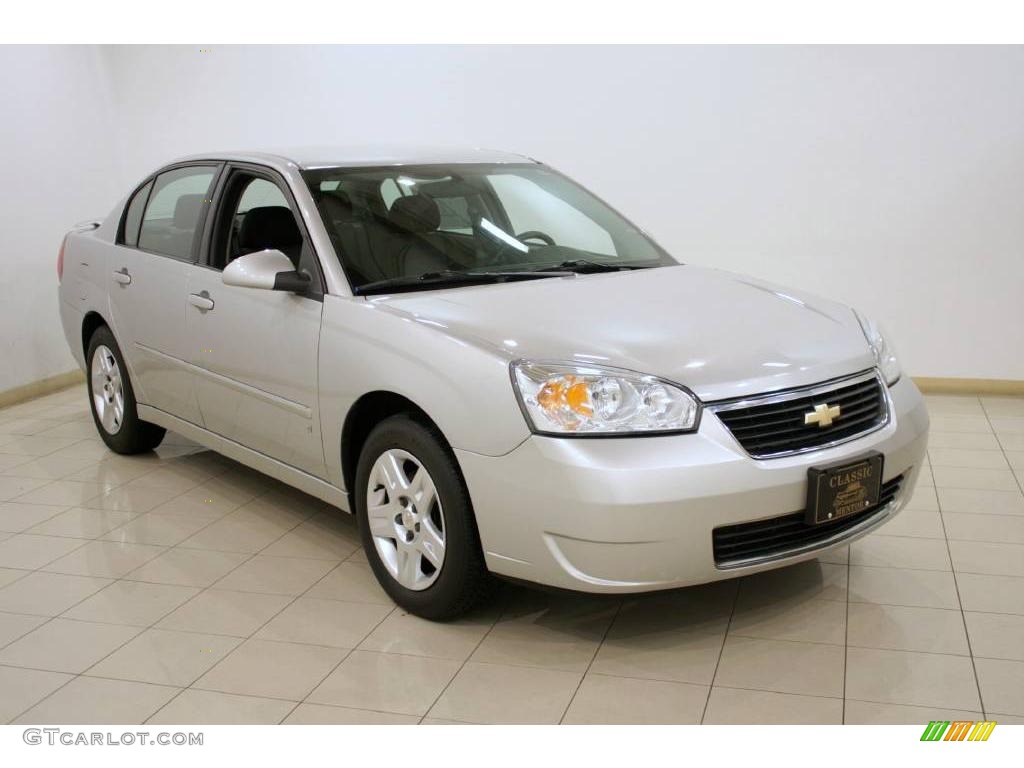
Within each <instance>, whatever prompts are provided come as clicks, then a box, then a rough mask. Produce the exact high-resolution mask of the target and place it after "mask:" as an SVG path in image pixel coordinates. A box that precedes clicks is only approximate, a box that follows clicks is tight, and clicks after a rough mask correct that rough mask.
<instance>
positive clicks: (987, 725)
mask: <svg viewBox="0 0 1024 768" xmlns="http://www.w3.org/2000/svg"><path fill="white" fill-rule="evenodd" d="M995 727H996V724H995V721H993V720H979V721H978V722H974V721H973V720H954V721H953V722H950V721H949V720H932V721H931V722H930V723H928V725H927V726H926V727H925V729H924V733H922V734H921V741H988V737H989V736H991V735H992V731H994V730H995Z"/></svg>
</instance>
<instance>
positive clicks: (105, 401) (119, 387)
mask: <svg viewBox="0 0 1024 768" xmlns="http://www.w3.org/2000/svg"><path fill="white" fill-rule="evenodd" d="M90 376H91V377H92V407H93V409H94V410H95V411H96V418H97V419H98V420H99V422H100V424H101V425H102V426H103V429H104V431H105V432H106V433H107V434H108V435H116V434H117V433H118V432H119V431H120V429H121V424H122V423H123V422H124V382H123V381H122V379H121V368H120V366H118V364H117V358H116V357H114V353H113V352H111V351H110V349H109V348H108V347H106V346H104V345H103V344H100V345H99V346H98V347H96V352H95V354H93V356H92V365H91V366H90Z"/></svg>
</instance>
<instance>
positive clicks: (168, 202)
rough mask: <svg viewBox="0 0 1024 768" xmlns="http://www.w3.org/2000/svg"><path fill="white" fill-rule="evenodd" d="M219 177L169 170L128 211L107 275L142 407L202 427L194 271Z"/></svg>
mask: <svg viewBox="0 0 1024 768" xmlns="http://www.w3.org/2000/svg"><path fill="white" fill-rule="evenodd" d="M218 170H219V167H218V166H213V165H187V166H182V167H177V168H172V169H170V170H166V171H164V172H162V173H159V174H157V175H156V176H155V177H154V178H153V179H151V180H149V181H148V182H147V183H146V184H144V185H143V186H142V187H140V188H139V189H138V191H137V192H136V193H135V194H134V196H133V197H132V199H131V202H130V203H129V204H128V207H127V210H126V212H125V217H124V221H123V223H122V225H121V227H120V231H119V233H118V238H117V247H116V248H115V249H114V250H113V251H112V256H111V258H110V259H109V261H108V264H107V268H108V270H109V274H108V275H107V279H108V280H109V286H110V288H109V291H108V296H109V297H110V318H111V324H112V325H113V330H114V334H115V336H116V337H117V339H118V344H119V346H120V347H121V352H122V354H123V355H124V356H125V358H126V360H127V362H128V365H129V368H130V370H131V374H132V381H133V382H134V385H135V390H136V391H135V396H136V398H137V399H138V401H139V402H140V403H144V404H146V405H151V406H153V407H154V408H159V409H160V410H162V411H166V412H167V413H170V414H172V415H174V416H177V417H179V418H182V419H185V420H186V421H190V422H193V423H195V424H200V423H201V420H200V416H199V407H198V403H197V401H196V397H195V392H194V390H193V386H192V383H193V373H192V371H191V367H190V366H189V364H188V358H189V357H190V346H191V345H190V343H189V338H188V332H187V328H186V323H187V319H188V313H187V311H186V309H187V306H188V305H187V303H186V298H187V296H188V291H187V287H188V283H187V281H188V270H189V269H191V268H192V266H191V265H192V263H193V262H194V261H195V259H196V258H197V256H196V254H197V250H196V241H197V240H198V238H197V237H196V231H197V229H198V228H199V224H200V222H201V221H202V219H203V218H204V216H203V214H204V213H205V208H206V207H208V205H209V199H210V189H211V187H212V186H213V180H214V178H215V176H216V174H217V172H218Z"/></svg>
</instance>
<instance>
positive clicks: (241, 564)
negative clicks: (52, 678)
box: [4, 438, 308, 722]
mask: <svg viewBox="0 0 1024 768" xmlns="http://www.w3.org/2000/svg"><path fill="white" fill-rule="evenodd" d="M86 439H88V438H86ZM184 455H186V456H188V455H192V454H184ZM174 458H180V457H172V459H170V460H173V459H174ZM153 471H156V470H153ZM228 471H230V468H228V469H225V470H224V471H222V472H220V473H218V474H216V475H211V476H210V477H207V478H206V479H204V480H203V481H201V482H198V483H196V484H195V485H193V486H192V487H191V488H188V489H186V490H184V491H182V492H181V493H180V494H178V495H177V496H173V497H172V498H170V499H168V500H167V501H173V500H174V499H177V498H180V497H181V496H184V495H185V494H186V493H189V492H191V491H192V490H194V489H195V488H197V487H199V486H201V485H203V484H204V483H206V482H208V481H209V480H211V479H213V478H214V477H220V476H222V475H224V474H227V472H228ZM133 479H137V478H133ZM129 482H131V481H129ZM123 485H127V483H124V484H122V486H123ZM122 486H115V487H114V488H119V487H122ZM114 488H111V489H109V490H114ZM272 490H273V488H271V489H270V490H267V491H265V492H264V493H263V494H257V495H255V496H254V497H253V498H252V499H249V501H246V502H242V503H241V504H239V505H238V506H236V507H235V509H234V510H232V511H235V510H237V509H240V508H241V507H242V506H244V505H245V504H248V503H249V502H251V501H253V500H255V499H258V498H263V497H264V496H266V495H268V494H269V493H270V492H271V491H272ZM106 493H107V491H104V493H101V494H97V496H96V497H95V498H99V496H103V495H105V494H106ZM164 503H166V502H164ZM157 506H160V505H157ZM61 514H63V513H61ZM140 514H146V513H140ZM228 514H231V512H227V513H225V515H222V516H221V518H217V520H220V519H222V518H223V517H226V516H227V515H228ZM307 519H308V518H307ZM217 520H211V521H210V523H209V524H208V525H207V526H204V527H203V529H201V530H205V529H206V528H207V527H209V525H212V524H213V523H214V522H217ZM303 522H304V521H303ZM299 525H301V522H300V523H296V525H295V526H293V527H292V528H290V529H288V530H287V531H285V532H284V533H282V534H281V536H279V537H278V538H277V539H274V541H272V542H270V543H268V544H267V545H266V546H268V547H269V546H271V545H272V544H274V543H275V542H277V541H278V539H280V538H283V537H284V536H286V535H287V534H288V533H290V532H291V531H292V530H294V528H296V527H298V526H299ZM197 533H198V531H197ZM193 535H195V534H193ZM97 540H98V539H92V540H87V541H86V544H87V543H89V541H97ZM82 546H85V544H83V545H82ZM177 546H178V545H172V546H170V547H165V548H164V550H163V552H161V553H160V554H158V555H155V556H154V557H152V558H150V559H149V560H147V561H146V563H148V562H151V561H152V560H155V559H156V558H157V557H160V556H161V555H163V554H165V553H166V552H169V551H170V550H172V549H174V548H176V547H177ZM264 548H266V547H264ZM79 549H81V547H78V548H76V549H75V550H72V551H73V552H77V551H78V550H79ZM207 551H217V550H207ZM67 554H71V553H70V552H69V553H67ZM242 554H244V553H242ZM257 554H258V552H255V553H252V554H251V555H250V556H249V557H248V558H246V559H245V560H242V561H241V562H239V563H238V565H236V566H235V567H234V568H232V569H231V570H230V571H228V572H227V573H225V574H223V575H222V576H221V577H219V578H218V579H217V580H216V581H220V580H221V579H223V578H224V577H226V576H228V575H229V574H231V573H233V572H234V571H235V570H237V569H238V568H241V567H242V566H243V565H245V564H246V563H248V562H249V561H250V560H252V559H253V558H254V557H255V556H256V555H257ZM65 556H66V555H62V556H61V557H65ZM59 559H60V557H58V558H55V559H54V560H53V561H51V562H56V561H57V560H59ZM146 563H142V565H145V564H146ZM49 564H50V563H47V564H46V565H49ZM142 565H140V566H138V567H140V568H141V567H142ZM42 567H45V565H44V566H41V568H42ZM39 570H40V569H35V571H32V573H35V572H39ZM134 570H137V569H136V568H133V569H132V571H134ZM132 571H129V572H128V573H131V572H132ZM44 573H48V571H44ZM28 575H29V574H26V575H25V576H24V577H21V578H25V577H27V576H28ZM58 575H59V574H58ZM64 575H75V574H64ZM125 575H127V574H125ZM92 578H109V577H92ZM20 580H21V579H18V580H16V581H20ZM120 581H129V580H128V579H124V578H123V577H121V578H115V579H113V580H112V581H111V583H110V584H107V585H104V586H103V587H101V588H100V589H98V590H96V591H95V592H92V593H90V594H89V595H87V596H85V597H83V598H82V599H81V600H79V601H78V602H76V603H75V604H74V605H72V606H69V607H68V608H67V609H66V610H64V611H63V612H62V613H61V614H58V615H57V616H51V617H49V618H48V619H47V620H46V621H44V622H43V623H42V624H40V625H39V626H38V627H35V628H34V629H32V630H30V631H29V632H27V633H25V635H22V636H21V637H20V638H18V640H21V639H23V638H24V637H26V636H27V635H29V634H31V633H32V632H34V631H36V630H38V629H41V628H42V627H44V626H45V625H47V624H49V623H50V622H52V621H53V620H54V619H57V618H61V617H62V616H63V614H64V613H67V612H68V611H70V610H72V609H74V608H76V607H78V606H79V605H80V604H81V603H83V602H85V601H86V600H88V599H90V598H92V597H94V596H95V595H96V594H98V593H99V592H101V591H103V590H104V589H106V588H107V587H111V586H113V585H114V584H116V583H118V582H120ZM216 581H215V582H214V583H216ZM12 583H13V582H12ZM140 583H149V582H140ZM8 586H9V585H8ZM171 586H182V585H171ZM212 586H213V584H209V585H207V586H206V587H203V588H201V589H200V590H199V592H197V593H196V594H195V595H193V596H192V597H190V598H189V599H188V600H186V601H185V602H183V603H181V604H180V605H177V606H175V607H174V608H172V609H171V610H169V611H168V612H167V613H166V614H164V615H162V616H161V617H160V618H158V619H157V620H156V621H154V622H153V623H152V624H150V625H148V626H145V627H142V628H141V629H140V631H139V632H137V633H135V634H134V635H132V636H131V637H130V638H128V639H127V640H126V641H125V642H124V643H122V644H121V645H119V646H118V647H117V648H114V649H113V650H112V651H110V653H108V654H106V655H105V656H103V657H102V658H100V659H98V660H96V661H95V662H94V663H93V664H90V665H89V666H88V667H87V668H86V669H85V670H84V671H83V672H78V673H70V672H64V673H61V674H73V677H72V678H71V679H69V680H67V681H65V682H64V684H63V685H60V686H58V687H57V688H56V689H54V690H53V691H51V692H50V693H49V694H47V695H46V696H44V697H43V698H41V699H39V700H38V701H36V702H34V703H33V704H31V705H29V706H28V707H27V708H26V709H24V710H22V711H21V712H19V713H18V714H17V715H15V716H14V718H12V719H11V720H10V721H9V722H14V720H16V719H17V718H19V717H21V716H22V715H24V714H25V713H26V712H28V711H29V710H31V709H33V708H35V707H37V706H39V705H40V704H42V703H43V702H45V701H46V700H48V699H49V698H51V697H52V696H54V695H55V694H56V693H57V692H58V691H60V690H62V689H63V688H65V687H67V686H68V685H70V684H71V683H72V682H73V681H75V680H77V679H78V678H80V677H83V676H86V675H85V674H84V673H85V672H88V671H89V670H90V669H92V668H93V667H95V666H96V665H97V664H99V663H100V662H102V661H105V660H106V659H107V658H108V657H110V656H111V655H113V654H114V653H116V652H117V651H119V650H121V649H122V648H123V647H124V646H125V645H127V644H128V643H130V642H132V641H133V640H135V639H136V638H138V637H139V636H141V635H142V634H143V633H144V632H146V631H148V630H150V629H153V628H154V627H155V626H156V624H158V623H159V622H161V621H163V620H164V619H165V618H166V617H167V616H169V615H170V614H171V613H173V612H174V611H176V610H178V609H179V608H180V607H181V606H183V605H185V604H187V603H189V602H191V601H192V600H194V599H196V598H197V597H199V596H200V595H201V594H203V592H206V591H207V590H209V589H210V588H212ZM292 602H294V601H292ZM290 604H291V603H289V605H290ZM285 607H287V606H285ZM282 610H284V608H282ZM276 615H277V614H274V616H276ZM272 618H274V617H271V619H272ZM68 620H69V621H72V619H68ZM268 621H269V619H268ZM92 623H102V622H92ZM115 626H132V625H115ZM133 628H138V627H133ZM261 628H262V627H261ZM257 631H259V630H258V629H257ZM193 634H210V633H193ZM246 639H248V638H243V640H242V642H245V640H246ZM12 642H17V640H15V641H12ZM8 645H10V643H8V644H7V645H5V646H4V648H6V647H8ZM239 645H241V643H239ZM235 647H236V648H237V647H238V646H235ZM233 651H234V649H232V652H233ZM47 671H53V670H47ZM204 674H205V673H204ZM197 679H198V678H197ZM124 682H140V681H124ZM143 684H148V685H155V683H143ZM171 687H173V686H171ZM185 690H187V688H182V689H181V690H180V691H178V693H176V694H175V695H174V696H172V697H171V698H170V699H169V700H168V701H167V702H165V703H164V705H163V706H161V707H160V709H158V710H157V711H156V712H154V713H153V715H150V718H151V717H153V716H155V715H156V713H157V712H159V711H160V710H162V709H163V707H165V706H167V704H170V703H171V701H173V700H174V699H176V698H178V696H180V695H181V693H182V692H183V691H185ZM148 720H149V718H147V721H148Z"/></svg>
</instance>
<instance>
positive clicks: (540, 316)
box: [372, 265, 874, 402]
mask: <svg viewBox="0 0 1024 768" xmlns="http://www.w3.org/2000/svg"><path fill="white" fill-rule="evenodd" d="M372 301H373V302H374V303H375V304H376V305H377V306H378V307H379V308H382V309H386V310H389V311H393V312H396V313H399V314H403V315H405V316H406V317H407V318H408V319H410V320H412V321H414V322H421V323H425V324H428V325H431V326H434V327H436V328H437V329H438V330H439V331H442V332H445V333H448V334H449V335H452V336H454V337H456V338H461V339H463V340H465V341H469V342H473V343H476V344H478V345H484V346H487V347H490V348H492V349H495V350H499V351H500V353H501V354H503V355H505V356H506V357H508V358H509V359H517V358H526V359H531V360H547V361H577V362H579V363H581V364H599V365H609V366H615V367H618V368H628V369H631V370H634V371H639V372H641V373H647V374H653V375H656V376H660V377H662V378H665V379H669V380H671V381H674V382H677V383H679V384H683V385H685V386H687V387H689V388H690V389H691V390H692V391H693V392H694V393H695V394H696V395H697V396H698V397H699V398H700V399H701V400H703V401H705V402H708V401H714V400H722V399H727V398H732V397H739V396H743V395H750V394H756V393H760V392H769V391H774V390H779V389H786V388H789V387H795V386H801V385H805V384H812V383H816V382H821V381H825V380H827V379H831V378H835V377H837V376H842V375H845V374H850V373H855V372H858V371H862V370H864V369H867V368H871V367H872V366H873V365H874V358H873V356H872V353H871V351H870V349H869V348H868V345H867V342H866V341H865V339H864V334H863V332H862V331H861V328H860V324H859V323H858V321H857V318H856V316H855V315H854V314H853V312H852V311H851V310H850V309H849V308H848V307H845V306H843V305H841V304H837V303H835V302H831V301H827V300H824V299H820V298H817V297H812V296H808V295H805V294H802V293H799V292H796V291H791V290H788V289H783V288H779V287H777V286H773V285H771V284H769V283H765V282H762V281H759V280H755V279H753V278H749V277H745V276H742V275H736V274H731V273H728V272H722V271H719V270H713V269H705V268H700V267H693V266H689V265H686V266H674V267H664V268H657V269H645V270H637V271H633V272H615V273H601V274H586V275H575V276H573V277H566V278H547V279H542V280H536V281H529V282H513V283H502V284H497V285H485V286H475V287H466V288H457V289H445V290H439V291H428V292H418V293H405V294H394V295H391V296H381V297H374V299H372Z"/></svg>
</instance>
